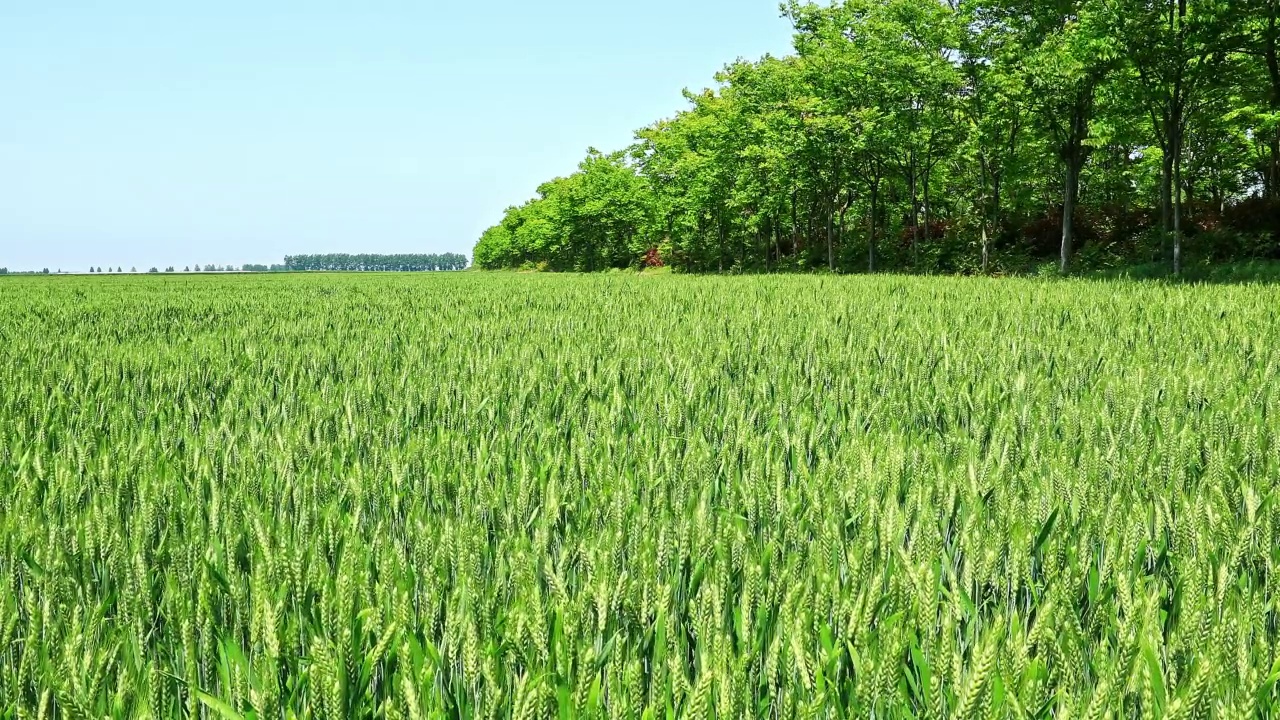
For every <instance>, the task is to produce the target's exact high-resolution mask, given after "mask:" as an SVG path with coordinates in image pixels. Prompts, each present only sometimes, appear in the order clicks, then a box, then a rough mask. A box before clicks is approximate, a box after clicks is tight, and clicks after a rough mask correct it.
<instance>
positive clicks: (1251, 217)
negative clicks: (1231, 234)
mask: <svg viewBox="0 0 1280 720" xmlns="http://www.w3.org/2000/svg"><path fill="white" fill-rule="evenodd" d="M1222 224H1223V225H1225V226H1226V227H1227V228H1229V229H1231V230H1234V231H1235V232H1238V233H1245V234H1249V235H1264V234H1269V235H1271V236H1273V237H1276V236H1280V198H1268V197H1251V198H1248V199H1247V200H1241V201H1240V202H1238V203H1235V204H1233V205H1228V206H1227V209H1226V212H1224V213H1223V214H1222Z"/></svg>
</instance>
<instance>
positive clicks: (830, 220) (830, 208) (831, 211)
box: [827, 195, 836, 272]
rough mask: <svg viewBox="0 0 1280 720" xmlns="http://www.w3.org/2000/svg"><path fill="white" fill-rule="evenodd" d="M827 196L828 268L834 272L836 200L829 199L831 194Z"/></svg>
mask: <svg viewBox="0 0 1280 720" xmlns="http://www.w3.org/2000/svg"><path fill="white" fill-rule="evenodd" d="M827 197H828V200H827V269H828V270H831V271H833V272H834V271H835V269H836V256H835V254H834V248H835V245H834V241H835V238H834V234H835V202H834V201H833V200H830V199H829V198H830V197H831V196H830V195H828V196H827Z"/></svg>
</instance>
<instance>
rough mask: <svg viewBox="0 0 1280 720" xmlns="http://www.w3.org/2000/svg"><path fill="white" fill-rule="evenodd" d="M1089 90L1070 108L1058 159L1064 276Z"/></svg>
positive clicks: (1071, 240)
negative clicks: (1061, 182) (1062, 181)
mask: <svg viewBox="0 0 1280 720" xmlns="http://www.w3.org/2000/svg"><path fill="white" fill-rule="evenodd" d="M1092 93H1093V88H1092V87H1087V88H1083V89H1081V90H1080V94H1079V95H1078V96H1077V97H1076V102H1075V106H1074V107H1073V108H1072V109H1071V126H1070V128H1069V129H1068V130H1067V137H1066V143H1065V145H1064V147H1063V148H1062V159H1063V161H1064V162H1065V164H1066V173H1065V175H1066V177H1065V185H1066V186H1065V187H1064V188H1063V193H1062V257H1061V265H1060V266H1059V271H1060V272H1062V273H1063V274H1064V275H1065V274H1066V272H1067V270H1068V269H1069V268H1070V266H1071V253H1072V250H1073V247H1074V245H1075V215H1076V203H1077V201H1078V200H1079V197H1080V171H1081V169H1083V168H1084V161H1085V148H1084V141H1085V139H1086V138H1087V137H1088V134H1089V109H1090V105H1091V103H1092Z"/></svg>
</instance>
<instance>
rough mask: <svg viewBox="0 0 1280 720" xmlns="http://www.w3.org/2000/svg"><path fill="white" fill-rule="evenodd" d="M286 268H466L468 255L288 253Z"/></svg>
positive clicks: (372, 269)
mask: <svg viewBox="0 0 1280 720" xmlns="http://www.w3.org/2000/svg"><path fill="white" fill-rule="evenodd" d="M284 269H286V270H295V271H296V270H331V271H344V272H423V271H437V270H466V269H467V256H466V255H462V254H459V253H440V254H435V253H430V254H415V255H371V254H366V253H362V254H358V255H349V254H347V253H329V254H325V255H288V256H286V257H285V259H284Z"/></svg>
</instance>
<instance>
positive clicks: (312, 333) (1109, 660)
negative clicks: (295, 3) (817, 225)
mask: <svg viewBox="0 0 1280 720" xmlns="http://www.w3.org/2000/svg"><path fill="white" fill-rule="evenodd" d="M6 282H7V283H8V284H7V285H6V287H5V288H4V291H3V292H0V336H3V337H5V338H6V339H7V340H8V342H7V345H6V350H7V352H6V353H4V354H3V355H0V377H3V378H5V382H3V383H0V429H2V430H0V432H2V433H3V434H2V435H0V716H2V717H33V718H34V717H48V718H54V717H57V718H62V717H95V718H101V717H120V718H124V717H130V718H132V717H157V718H159V717H187V718H197V717H199V718H268V717H269V718H293V717H297V718H303V717H306V718H319V719H322V720H323V719H326V718H334V719H336V718H375V717H376V718H427V717H431V718H544V717H561V718H614V717H619V718H666V717H673V718H674V717H687V718H694V717H698V718H709V717H717V718H738V717H754V718H793V717H834V718H866V717H876V718H925V717H928V718H1023V717H1038V718H1047V717H1074V718H1082V717H1083V718H1101V717H1112V718H1139V717H1153V718H1173V717H1179V718H1203V717H1230V718H1266V717H1275V716H1276V715H1277V713H1280V694H1278V688H1277V680H1278V679H1280V662H1278V656H1277V647H1280V630H1278V627H1280V623H1278V621H1277V612H1278V611H1280V608H1277V605H1276V598H1277V597H1280V586H1278V585H1277V583H1278V582H1280V502H1277V501H1278V500H1280V497H1277V493H1278V492H1280V491H1278V490H1277V487H1276V482H1275V479H1276V477H1277V476H1280V440H1278V436H1277V434H1276V432H1275V418H1276V417H1277V413H1280V377H1277V373H1278V372H1280V350H1277V349H1278V348H1280V334H1278V333H1280V326H1277V325H1276V323H1274V322H1273V315H1274V313H1275V308H1276V307H1277V304H1278V303H1280V290H1277V289H1276V288H1274V287H1268V286H1257V285H1254V286H1243V285H1236V286H1222V287H1213V288H1191V287H1187V286H1182V285H1164V284H1156V283H1145V284H1142V283H1132V284H1101V283H1095V282H1089V281H1078V280H1070V281H1056V282H1041V281H1035V280H1008V281H1003V282H996V281H991V280H963V279H954V278H929V279H915V278H908V277H897V276H887V275H886V276H879V277H875V278H862V279H851V278H839V277H829V276H823V277H796V276H772V277H752V278H730V277H723V278H720V277H713V278H707V277H689V276H682V275H667V276H658V277H650V276H648V275H646V274H639V275H637V274H633V273H619V274H600V275H591V276H575V277H548V276H522V275H516V274H496V273H495V274H470V273H458V274H443V275H439V276H431V277H421V276H389V275H361V276H341V277H337V276H316V275H302V274H277V275H225V276H218V277H210V278H203V277H202V278H184V277H181V276H177V277H174V278H167V279H164V280H163V281H159V280H156V279H152V278H146V277H136V278H129V279H124V280H121V281H110V280H109V279H90V278H68V279H64V280H63V281H61V282H57V283H52V282H22V281H20V280H13V281H6Z"/></svg>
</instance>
